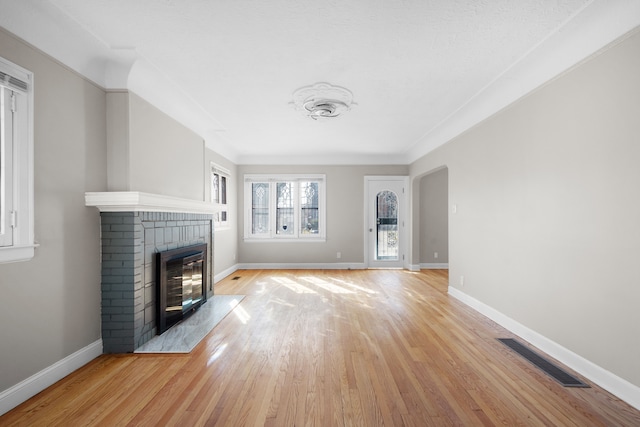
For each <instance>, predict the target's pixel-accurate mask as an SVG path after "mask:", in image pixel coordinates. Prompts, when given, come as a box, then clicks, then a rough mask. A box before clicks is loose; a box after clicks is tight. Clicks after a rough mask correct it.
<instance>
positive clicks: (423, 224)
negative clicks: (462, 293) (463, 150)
mask: <svg viewBox="0 0 640 427" xmlns="http://www.w3.org/2000/svg"><path fill="white" fill-rule="evenodd" d="M448 176H449V174H448V171H447V169H446V168H443V169H440V170H438V171H436V172H432V173H430V174H428V175H425V176H424V177H422V178H421V179H420V180H419V181H418V182H419V185H420V230H419V231H418V230H414V233H415V234H418V235H419V236H420V263H421V264H425V263H426V264H442V263H445V264H446V263H448V262H449V216H448V215H449V212H448V209H447V206H448V201H447V200H448V194H449V188H448ZM436 252H437V253H438V258H436V257H435V253H436Z"/></svg>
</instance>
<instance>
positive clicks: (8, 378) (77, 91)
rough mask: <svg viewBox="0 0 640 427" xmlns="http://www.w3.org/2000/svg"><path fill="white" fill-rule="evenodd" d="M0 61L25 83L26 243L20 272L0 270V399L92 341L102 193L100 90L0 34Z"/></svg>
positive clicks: (10, 267)
mask: <svg viewBox="0 0 640 427" xmlns="http://www.w3.org/2000/svg"><path fill="white" fill-rule="evenodd" d="M0 55H2V56H3V57H5V58H7V59H8V60H10V61H12V62H14V63H16V64H18V65H20V66H22V67H24V68H26V69H28V70H30V71H32V72H33V73H34V80H35V111H34V115H35V134H34V151H35V177H34V179H35V186H34V188H35V238H36V241H37V242H38V243H39V244H40V247H38V248H36V251H35V257H34V258H33V259H32V260H30V261H26V262H18V263H13V264H0V292H2V309H1V310H0V325H2V327H0V343H1V344H0V391H2V390H5V389H7V388H9V387H11V386H13V385H14V384H16V383H18V382H20V381H22V380H24V379H25V378H27V377H29V376H31V375H33V374H35V373H36V372H39V371H40V370H42V369H44V368H46V367H48V366H50V365H52V364H53V363H55V362H57V361H59V360H61V359H63V358H64V357H66V356H68V355H70V354H72V353H74V352H75V351H77V350H79V349H81V348H83V347H86V346H87V345H89V344H91V343H93V342H95V341H96V340H98V339H99V338H100V235H99V233H100V216H99V214H98V211H97V210H96V209H95V208H87V207H85V205H84V193H85V191H105V190H106V186H107V171H106V163H105V161H104V159H105V158H106V155H107V153H106V130H105V114H106V99H105V93H104V91H103V90H102V89H100V88H98V87H96V86H94V85H92V84H91V83H88V82H87V81H86V80H85V79H83V78H81V77H79V76H78V75H76V74H74V73H73V72H70V71H69V70H67V69H66V68H64V67H62V66H60V65H59V64H58V63H57V62H55V61H52V60H50V59H49V58H48V57H46V56H44V55H42V54H40V53H39V52H38V51H36V50H34V49H32V48H31V47H29V46H27V45H25V44H24V43H22V42H20V41H18V40H16V39H15V38H13V36H11V35H9V34H7V33H6V32H4V31H3V30H0Z"/></svg>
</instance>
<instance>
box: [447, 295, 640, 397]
mask: <svg viewBox="0 0 640 427" xmlns="http://www.w3.org/2000/svg"><path fill="white" fill-rule="evenodd" d="M448 292H449V295H451V296H452V297H454V298H456V299H457V300H459V301H461V302H463V303H464V304H466V305H468V306H469V307H471V308H473V309H474V310H476V311H477V312H479V313H481V314H483V315H484V316H487V317H488V318H489V319H491V320H493V321H494V322H496V323H498V324H499V325H501V326H502V327H504V328H506V329H508V330H509V331H511V332H513V333H514V334H516V335H518V336H519V337H521V338H522V339H524V340H525V341H527V342H529V343H531V344H533V345H534V346H535V347H537V348H539V349H540V350H542V351H543V352H545V353H547V354H548V355H549V356H551V357H553V358H554V359H556V360H558V361H559V362H561V363H563V364H564V365H566V366H568V367H569V368H571V369H572V370H574V371H575V372H577V373H579V374H580V375H582V376H584V377H585V378H588V379H589V380H590V381H593V382H594V383H595V384H598V385H599V386H600V387H602V388H603V389H605V390H607V391H608V392H610V393H612V394H614V395H615V396H617V397H619V398H620V399H622V400H624V401H625V402H627V403H628V404H629V405H631V406H633V407H634V408H636V409H639V410H640V387H638V386H636V385H634V384H631V383H630V382H628V381H627V380H625V379H623V378H620V377H618V376H617V375H615V374H613V373H611V372H609V371H607V370H606V369H604V368H602V367H600V366H598V365H596V364H595V363H593V362H591V361H589V360H587V359H585V358H584V357H582V356H580V355H578V354H576V353H574V352H572V351H571V350H568V349H566V348H565V347H563V346H561V345H560V344H558V343H556V342H554V341H551V340H550V339H549V338H547V337H545V336H543V335H541V334H539V333H537V332H536V331H534V330H532V329H529V328H527V327H526V326H524V325H522V324H521V323H518V322H517V321H515V320H513V319H511V318H510V317H508V316H505V315H504V314H502V313H501V312H499V311H497V310H496V309H494V308H492V307H490V306H488V305H486V304H485V303H483V302H481V301H478V300H477V299H475V298H473V297H471V296H469V295H467V294H465V293H464V292H462V291H460V290H459V289H457V288H454V287H452V286H449V291H448Z"/></svg>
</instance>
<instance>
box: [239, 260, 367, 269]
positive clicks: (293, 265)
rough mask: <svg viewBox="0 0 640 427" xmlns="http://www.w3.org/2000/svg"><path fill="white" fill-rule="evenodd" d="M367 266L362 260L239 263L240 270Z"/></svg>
mask: <svg viewBox="0 0 640 427" xmlns="http://www.w3.org/2000/svg"><path fill="white" fill-rule="evenodd" d="M365 268H366V266H365V265H364V263H361V262H354V263H349V262H327V263H321V262H318V263H282V264H279V263H247V264H238V269H239V270H363V269H365Z"/></svg>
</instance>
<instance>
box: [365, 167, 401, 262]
mask: <svg viewBox="0 0 640 427" xmlns="http://www.w3.org/2000/svg"><path fill="white" fill-rule="evenodd" d="M407 183H408V179H407V177H403V176H399V177H393V176H380V177H373V176H368V177H365V190H366V197H365V199H366V218H365V226H366V229H365V251H366V252H365V262H366V264H367V267H369V268H402V267H404V257H405V248H406V244H405V243H406V242H405V240H406V238H405V218H406V203H405V200H406V197H405V194H406V191H407V190H408V189H407Z"/></svg>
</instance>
